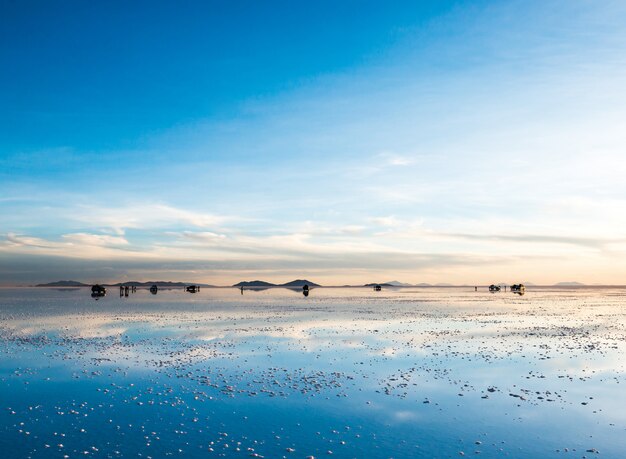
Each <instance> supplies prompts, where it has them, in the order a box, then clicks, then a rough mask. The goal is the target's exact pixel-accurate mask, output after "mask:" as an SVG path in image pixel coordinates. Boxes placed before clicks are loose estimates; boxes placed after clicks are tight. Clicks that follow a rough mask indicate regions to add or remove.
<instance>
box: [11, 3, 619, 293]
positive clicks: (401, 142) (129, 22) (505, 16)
mask: <svg viewBox="0 0 626 459" xmlns="http://www.w3.org/2000/svg"><path fill="white" fill-rule="evenodd" d="M1 8H2V14H0V61H1V64H2V68H3V69H5V70H4V71H3V72H0V120H1V121H2V125H3V129H2V130H0V283H3V284H11V283H29V282H38V281H47V280H56V279H59V278H74V279H77V280H83V281H88V282H95V281H108V280H118V279H119V280H121V279H131V278H132V279H143V280H148V279H157V278H158V279H172V280H189V281H205V282H210V283H216V284H229V283H234V282H236V281H238V280H242V279H251V278H263V279H267V280H274V281H283V280H284V281H287V280H291V279H292V278H294V277H308V278H311V279H312V280H316V281H319V282H322V283H326V284H343V283H358V282H369V281H383V280H391V279H396V278H397V279H399V280H402V281H406V282H432V283H436V282H451V283H468V284H475V283H478V284H480V283H491V282H519V281H530V282H535V283H551V282H557V281H561V280H579V281H583V282H589V283H623V279H624V275H625V274H626V262H625V261H624V259H625V258H624V255H625V252H626V236H625V235H624V231H623V228H626V217H625V216H624V214H625V213H624V212H623V211H624V209H626V185H625V184H624V183H625V182H624V180H623V177H624V174H625V173H626V161H625V160H624V147H625V146H626V134H625V132H626V130H625V129H624V128H623V124H624V123H623V120H624V119H626V116H625V115H626V113H625V112H626V108H624V107H626V87H625V84H624V81H626V79H625V77H626V32H624V31H623V27H622V25H623V24H624V23H625V20H626V7H625V6H623V4H621V2H602V3H601V4H598V3H595V2H576V1H574V2H572V1H563V2H551V1H548V2H544V1H542V2H421V3H420V4H417V5H416V4H415V2H393V4H392V5H386V4H384V3H383V2H315V3H310V4H308V5H307V4H304V3H302V2H261V3H259V2H211V3H210V2H198V3H193V2H188V3H186V4H185V5H182V6H181V5H179V4H176V3H174V2H171V3H165V2H162V3H160V4H159V5H156V6H155V5H154V4H153V3H149V2H145V3H141V2H135V3H133V5H128V4H125V3H123V2H118V3H115V2H114V3H110V4H105V3H96V2H92V3H90V4H87V3H85V2H76V3H71V2H64V3H63V5H60V4H59V5H56V6H55V5H52V4H50V3H49V2H41V3H37V2H19V3H18V2H4V3H2V6H1Z"/></svg>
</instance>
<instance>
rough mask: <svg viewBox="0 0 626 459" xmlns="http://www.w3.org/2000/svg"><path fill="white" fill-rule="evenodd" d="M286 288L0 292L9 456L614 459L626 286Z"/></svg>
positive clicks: (1, 417)
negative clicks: (515, 291)
mask: <svg viewBox="0 0 626 459" xmlns="http://www.w3.org/2000/svg"><path fill="white" fill-rule="evenodd" d="M246 290H247V289H246ZM299 292H302V294H303V295H305V296H306V293H310V290H309V291H307V292H305V290H304V289H299V288H294V289H291V290H286V289H269V290H255V291H254V294H252V295H243V290H240V292H237V291H236V290H235V289H202V291H201V292H197V293H196V295H186V294H185V292H184V291H183V290H182V289H175V290H165V291H161V292H159V293H160V294H159V295H158V296H154V295H151V294H149V292H148V290H141V289H140V290H138V291H137V293H136V294H133V295H132V296H130V297H124V299H123V301H122V300H121V299H120V298H117V296H115V295H114V296H113V297H111V296H110V295H109V296H106V297H101V298H100V304H99V307H98V308H93V304H91V305H90V304H89V303H90V301H89V302H88V301H87V298H85V296H86V295H85V290H76V291H63V292H59V291H53V290H48V289H41V290H34V291H33V290H8V289H0V338H1V339H2V343H3V346H4V347H3V352H2V353H1V354H0V378H1V379H0V381H1V382H2V384H3V395H2V397H3V398H2V399H1V404H2V405H3V408H4V410H2V411H3V412H0V421H2V423H3V425H4V426H7V428H6V429H5V430H4V431H3V432H0V440H2V441H3V443H4V444H5V445H6V444H9V443H10V444H12V445H15V448H16V449H15V452H14V454H15V457H28V456H32V457H45V453H46V452H47V453H49V454H52V452H54V454H61V453H63V454H68V449H69V453H74V450H75V451H76V452H75V453H74V454H68V455H70V456H73V455H77V454H82V453H81V451H85V450H87V451H89V450H90V448H91V447H92V446H93V447H96V448H97V449H98V450H99V452H100V453H101V454H103V455H105V456H106V455H115V453H114V451H122V452H124V453H125V455H133V456H138V455H139V454H141V455H142V456H149V455H151V456H153V457H161V456H166V455H185V456H191V457H194V456H198V457H205V456H206V454H208V453H211V451H210V450H209V448H210V449H212V450H213V453H216V454H218V453H219V454H223V455H224V456H225V457H239V455H242V454H245V455H246V456H247V455H249V454H253V453H257V454H260V455H263V456H265V457H282V456H284V455H286V452H288V451H289V450H290V449H293V450H295V451H294V453H295V454H296V455H299V456H297V457H306V456H309V455H312V456H316V457H317V456H326V455H327V452H328V451H332V452H333V454H334V455H335V456H339V457H391V456H393V457H400V458H409V457H435V456H437V457H452V456H454V457H456V456H458V455H459V453H460V452H463V453H464V454H470V453H471V454H473V452H474V451H480V455H481V457H485V456H486V457H501V456H502V455H509V456H510V457H522V456H523V457H560V455H559V453H557V452H556V450H557V449H558V450H561V451H563V450H564V448H565V447H567V448H568V449H569V450H572V449H576V450H577V451H587V450H589V449H594V448H596V449H598V450H600V451H602V454H603V456H605V457H619V455H620V454H621V447H622V446H623V440H622V438H621V433H622V432H623V430H624V428H626V414H625V413H624V412H623V410H621V409H620V407H621V406H624V404H626V394H624V392H623V391H622V390H620V388H621V387H622V386H623V384H624V383H626V378H625V375H624V368H625V367H626V365H625V364H626V357H625V356H626V352H625V351H626V344H625V342H624V340H623V337H624V336H626V320H625V319H626V311H625V310H624V308H623V302H624V298H626V292H625V291H623V290H620V289H614V290H598V289H596V290H593V289H590V290H579V291H576V292H572V291H571V290H568V291H558V290H545V291H535V290H533V291H531V292H529V293H528V294H527V295H525V296H524V298H520V296H518V295H489V294H488V292H487V291H486V290H485V291H484V292H481V293H478V292H475V291H474V289H473V288H468V289H466V290H463V289H398V290H387V289H385V291H384V292H382V293H381V292H374V291H373V290H372V289H370V288H367V289H324V288H320V289H315V295H314V301H310V300H307V301H303V298H302V296H300V294H299ZM295 293H297V294H295ZM242 295H243V296H242ZM590 305H593V306H590ZM25 383H27V384H25ZM29 408H30V409H29ZM12 412H14V413H15V414H11V413H12ZM74 412H76V413H78V414H74ZM59 413H63V414H59ZM81 414H88V416H87V417H84V416H81ZM109 420H111V422H109ZM21 423H23V425H21ZM81 429H83V430H84V431H85V432H82V431H81ZM26 431H28V432H36V434H31V435H25V434H24V432H26ZM54 432H57V433H59V432H62V433H64V434H65V435H66V436H65V437H64V438H63V441H62V442H61V441H60V440H58V439H56V438H55V436H54ZM318 432H319V434H318ZM589 432H591V433H592V434H593V437H590V436H589V435H590V433H589ZM223 434H227V435H223ZM33 435H37V436H38V438H37V439H35V438H34V436H33ZM145 437H148V439H146V438H145ZM156 437H158V440H157V439H156ZM529 438H533V439H534V441H533V442H529V441H528V439H529ZM451 439H452V440H451ZM477 442H479V443H477ZM60 443H63V445H64V446H63V448H60V447H59V446H58V445H59V444H60ZM41 444H48V445H50V448H42V447H41ZM147 444H149V446H147ZM226 444H228V447H226V446H225V445H226ZM235 448H239V449H240V451H239V452H238V451H236V449H235ZM248 448H252V451H250V450H248ZM179 449H180V450H182V452H178V450H179ZM288 449H289V450H288ZM618 451H619V452H618ZM94 453H95V452H94ZM63 454H62V455H63ZM294 457H296V456H295V455H294Z"/></svg>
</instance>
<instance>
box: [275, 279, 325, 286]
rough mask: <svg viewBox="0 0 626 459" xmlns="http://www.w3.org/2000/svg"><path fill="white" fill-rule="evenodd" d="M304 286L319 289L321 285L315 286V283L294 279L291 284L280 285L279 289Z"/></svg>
mask: <svg viewBox="0 0 626 459" xmlns="http://www.w3.org/2000/svg"><path fill="white" fill-rule="evenodd" d="M304 285H308V286H309V287H321V285H319V284H316V283H315V282H311V281H309V280H306V279H296V280H293V281H291V282H287V283H286V284H281V285H280V286H281V287H302V286H304Z"/></svg>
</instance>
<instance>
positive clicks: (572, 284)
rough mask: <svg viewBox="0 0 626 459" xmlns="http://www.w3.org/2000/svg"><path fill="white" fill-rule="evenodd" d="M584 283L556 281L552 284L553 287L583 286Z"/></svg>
mask: <svg viewBox="0 0 626 459" xmlns="http://www.w3.org/2000/svg"><path fill="white" fill-rule="evenodd" d="M584 285H585V284H581V283H580V282H574V281H570V282H558V283H556V284H554V286H555V287H583V286H584Z"/></svg>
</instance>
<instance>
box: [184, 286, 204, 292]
mask: <svg viewBox="0 0 626 459" xmlns="http://www.w3.org/2000/svg"><path fill="white" fill-rule="evenodd" d="M185 290H187V291H188V292H189V293H196V292H199V291H200V286H199V285H190V286H188V287H185Z"/></svg>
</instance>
